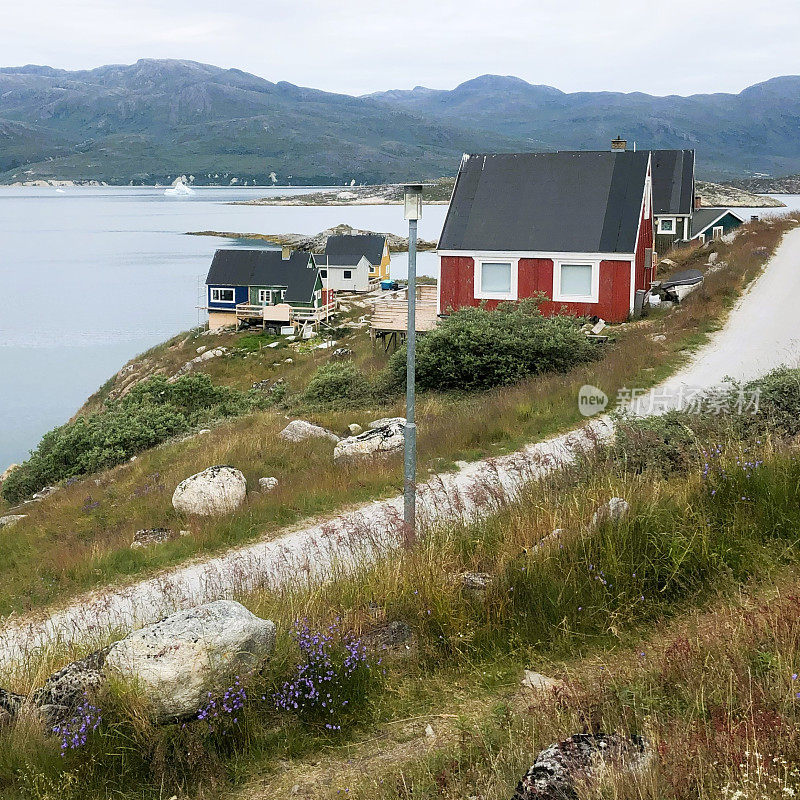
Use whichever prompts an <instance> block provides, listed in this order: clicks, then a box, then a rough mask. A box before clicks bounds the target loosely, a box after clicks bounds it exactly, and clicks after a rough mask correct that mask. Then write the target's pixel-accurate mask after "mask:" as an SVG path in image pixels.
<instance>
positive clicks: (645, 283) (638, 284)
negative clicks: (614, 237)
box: [634, 208, 655, 289]
mask: <svg viewBox="0 0 800 800" xmlns="http://www.w3.org/2000/svg"><path fill="white" fill-rule="evenodd" d="M650 212H651V213H650V218H649V219H645V210H644V209H642V217H641V219H640V220H639V239H638V241H637V242H636V275H635V279H634V288H635V289H649V288H650V281H652V280H653V278H654V277H655V276H654V275H653V270H652V269H649V270H648V269H645V266H644V265H645V250H647V248H648V247H650V248H652V247H653V239H654V236H653V214H652V208H651V209H650Z"/></svg>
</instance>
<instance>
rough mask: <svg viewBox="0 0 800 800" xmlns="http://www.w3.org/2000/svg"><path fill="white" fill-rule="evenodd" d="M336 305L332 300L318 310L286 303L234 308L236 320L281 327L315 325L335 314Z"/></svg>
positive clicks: (243, 304)
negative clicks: (278, 324) (280, 325)
mask: <svg viewBox="0 0 800 800" xmlns="http://www.w3.org/2000/svg"><path fill="white" fill-rule="evenodd" d="M337 306H338V303H337V301H336V300H332V301H331V302H330V303H328V304H327V305H323V306H320V307H319V308H307V307H304V306H290V305H289V304H288V303H279V304H277V305H274V306H259V305H250V304H249V303H240V304H239V305H237V306H236V319H237V320H240V321H247V322H251V323H252V322H261V323H262V324H263V325H265V326H266V325H267V323H273V324H277V323H280V324H282V325H293V324H300V325H302V324H304V323H308V322H310V323H317V322H320V321H322V320H324V319H327V318H328V317H330V316H331V315H333V314H335V313H336V309H337Z"/></svg>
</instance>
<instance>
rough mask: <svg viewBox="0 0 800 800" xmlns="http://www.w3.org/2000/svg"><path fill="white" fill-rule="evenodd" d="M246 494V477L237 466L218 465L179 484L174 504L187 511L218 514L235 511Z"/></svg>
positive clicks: (205, 514)
mask: <svg viewBox="0 0 800 800" xmlns="http://www.w3.org/2000/svg"><path fill="white" fill-rule="evenodd" d="M246 494H247V480H246V479H245V477H244V475H243V474H242V473H241V472H240V471H239V470H238V469H234V468H233V467H227V466H215V467H209V468H208V469H204V470H203V471H202V472H198V473H197V474H196V475H192V476H191V477H189V478H187V479H186V480H185V481H182V482H181V483H179V484H178V488H177V489H175V493H174V494H173V495H172V505H173V507H174V508H175V510H176V511H181V512H183V513H184V514H198V515H200V516H203V517H210V516H219V515H221V514H229V513H230V512H232V511H236V509H237V508H239V506H240V505H241V504H242V503H243V502H244V498H245V495H246Z"/></svg>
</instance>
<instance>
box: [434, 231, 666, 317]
mask: <svg viewBox="0 0 800 800" xmlns="http://www.w3.org/2000/svg"><path fill="white" fill-rule="evenodd" d="M650 236H651V239H652V227H650ZM640 240H642V241H644V237H642V235H641V232H640ZM643 265H644V248H642V266H643ZM439 276H440V277H439V281H440V284H441V290H440V291H441V294H440V310H441V313H443V314H447V313H449V311H450V310H452V309H457V308H462V307H463V306H479V305H481V303H485V304H486V307H487V308H496V307H497V305H498V304H499V303H500V302H502V301H500V300H476V299H475V286H474V281H475V261H474V259H473V258H472V257H471V256H442V257H441V265H440V273H439ZM518 276H519V277H518V281H517V294H518V297H519V298H520V299H523V298H526V297H533V296H534V295H535V294H537V293H538V292H541V293H543V294H544V295H545V296H546V297H548V298H552V296H553V261H552V259H549V258H521V259H520V260H519V273H518ZM630 290H631V262H630V261H629V260H627V259H625V260H623V259H620V260H616V259H614V260H605V261H601V262H600V286H599V293H598V302H597V303H563V302H554V301H553V300H546V301H545V302H543V303H542V305H541V310H542V313H543V314H546V315H549V316H551V315H553V314H559V313H562V314H575V315H578V316H593V315H597V316H599V317H602V318H603V319H605V320H607V321H608V322H622V321H624V320H626V319H627V318H628V315H629V313H630Z"/></svg>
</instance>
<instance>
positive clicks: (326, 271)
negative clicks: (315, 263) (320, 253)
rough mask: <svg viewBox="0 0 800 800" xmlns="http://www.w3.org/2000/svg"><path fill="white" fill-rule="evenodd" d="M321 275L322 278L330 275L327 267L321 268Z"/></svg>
mask: <svg viewBox="0 0 800 800" xmlns="http://www.w3.org/2000/svg"><path fill="white" fill-rule="evenodd" d="M319 276H320V278H327V277H328V270H326V269H321V270H320V271H319Z"/></svg>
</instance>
